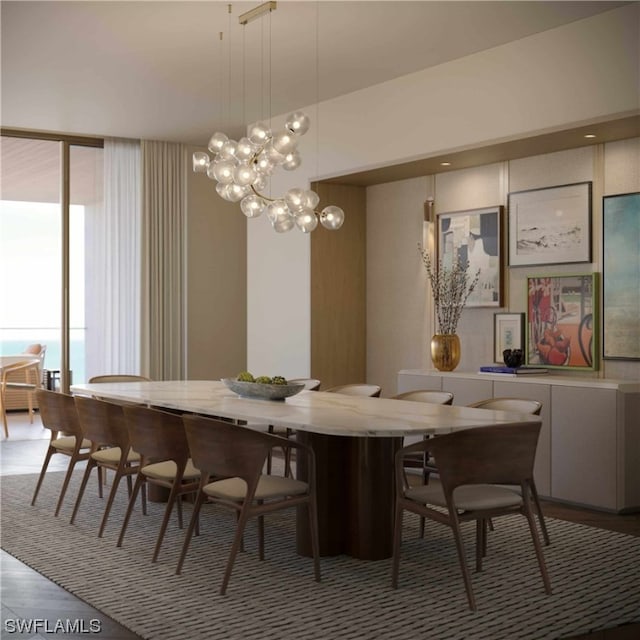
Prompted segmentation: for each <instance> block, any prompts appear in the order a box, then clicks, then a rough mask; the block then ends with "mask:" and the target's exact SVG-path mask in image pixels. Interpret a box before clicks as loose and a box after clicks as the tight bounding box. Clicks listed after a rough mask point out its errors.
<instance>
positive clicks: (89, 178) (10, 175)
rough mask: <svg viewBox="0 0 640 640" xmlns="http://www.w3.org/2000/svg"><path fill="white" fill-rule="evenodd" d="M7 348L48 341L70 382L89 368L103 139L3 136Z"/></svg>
mask: <svg viewBox="0 0 640 640" xmlns="http://www.w3.org/2000/svg"><path fill="white" fill-rule="evenodd" d="M0 146H1V154H2V164H1V175H0V178H1V185H2V187H1V192H0V197H1V203H0V273H1V274H2V277H1V278H0V350H1V352H2V353H3V354H5V355H6V354H15V353H20V352H21V351H23V350H24V348H25V347H27V346H28V345H30V344H33V343H41V344H46V346H47V351H46V356H45V363H44V367H45V369H47V370H57V371H61V372H62V376H61V378H62V383H63V388H64V387H66V386H68V384H70V383H71V382H72V381H73V382H83V381H84V380H85V370H86V350H85V334H86V326H85V283H86V282H88V279H87V277H86V274H87V270H88V269H87V262H88V261H87V260H86V256H85V235H86V227H87V224H89V225H90V220H91V217H92V216H93V215H95V213H96V212H97V211H98V210H100V209H101V208H102V202H103V194H102V180H103V171H102V148H101V141H99V140H95V139H86V140H85V139H80V140H76V139H74V140H70V139H64V138H60V139H56V138H55V137H54V136H50V137H49V136H48V137H47V138H46V139H36V138H27V137H23V136H22V135H13V134H12V133H11V132H8V133H7V134H6V135H5V132H3V135H2V137H1V139H0Z"/></svg>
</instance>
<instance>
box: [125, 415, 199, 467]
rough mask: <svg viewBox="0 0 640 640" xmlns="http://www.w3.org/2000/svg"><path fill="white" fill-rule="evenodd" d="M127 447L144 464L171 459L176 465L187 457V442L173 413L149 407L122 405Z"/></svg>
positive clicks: (182, 463)
mask: <svg viewBox="0 0 640 640" xmlns="http://www.w3.org/2000/svg"><path fill="white" fill-rule="evenodd" d="M122 408H123V410H124V416H125V420H126V425H127V430H128V432H129V438H130V440H131V446H132V447H133V449H134V451H136V453H139V454H140V455H141V456H142V458H143V460H144V463H145V464H150V463H153V462H162V461H164V460H173V461H174V462H175V463H176V464H178V466H180V465H185V464H186V463H187V460H188V459H189V444H188V442H187V436H186V434H185V431H184V425H183V423H182V416H181V415H179V414H176V413H169V412H167V411H160V410H159V409H151V408H150V407H145V406H143V405H124V406H123V407H122Z"/></svg>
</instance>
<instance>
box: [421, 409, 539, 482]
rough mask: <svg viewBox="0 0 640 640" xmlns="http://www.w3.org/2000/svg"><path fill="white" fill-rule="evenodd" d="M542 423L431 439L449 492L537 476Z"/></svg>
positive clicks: (439, 470)
mask: <svg viewBox="0 0 640 640" xmlns="http://www.w3.org/2000/svg"><path fill="white" fill-rule="evenodd" d="M540 426H541V425H540V423H539V422H530V423H522V422H514V423H509V424H501V425H490V426H487V427H476V428H473V429H464V430H461V431H456V432H454V433H450V434H446V435H442V436H436V437H434V438H430V439H429V452H430V453H431V454H432V455H433V457H434V459H435V464H436V466H437V467H438V473H439V476H440V481H441V483H442V486H443V489H445V492H446V491H447V489H449V490H453V489H455V488H456V487H458V486H460V485H465V484H520V483H522V482H523V481H531V480H532V478H533V463H534V460H535V456H536V447H537V445H538V436H539V435H540Z"/></svg>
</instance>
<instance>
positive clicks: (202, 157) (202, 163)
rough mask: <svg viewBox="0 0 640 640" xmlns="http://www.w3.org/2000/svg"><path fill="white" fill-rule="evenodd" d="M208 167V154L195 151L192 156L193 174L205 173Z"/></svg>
mask: <svg viewBox="0 0 640 640" xmlns="http://www.w3.org/2000/svg"><path fill="white" fill-rule="evenodd" d="M208 166H209V154H208V153H205V152H204V151H196V152H195V153H194V154H193V171H194V173H206V172H207V167H208Z"/></svg>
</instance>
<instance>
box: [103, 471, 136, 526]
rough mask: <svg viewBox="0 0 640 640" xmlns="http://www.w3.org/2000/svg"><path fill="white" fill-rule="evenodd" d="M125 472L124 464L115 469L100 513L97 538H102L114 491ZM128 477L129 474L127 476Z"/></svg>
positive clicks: (114, 494)
mask: <svg viewBox="0 0 640 640" xmlns="http://www.w3.org/2000/svg"><path fill="white" fill-rule="evenodd" d="M124 472H125V466H124V464H121V465H120V467H119V468H118V470H117V471H116V474H115V477H114V478H113V484H112V485H111V491H109V499H108V500H107V506H106V507H105V509H104V513H103V514H102V522H101V523H100V530H99V531H98V538H102V534H103V533H104V530H105V527H106V526H107V520H108V519H109V514H110V513H111V507H112V505H113V501H114V500H115V497H116V493H117V491H118V485H119V484H120V480H121V479H122V476H123V475H124ZM127 477H130V476H127Z"/></svg>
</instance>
